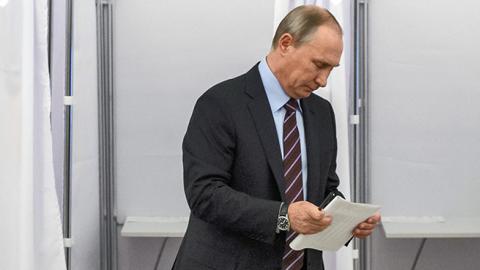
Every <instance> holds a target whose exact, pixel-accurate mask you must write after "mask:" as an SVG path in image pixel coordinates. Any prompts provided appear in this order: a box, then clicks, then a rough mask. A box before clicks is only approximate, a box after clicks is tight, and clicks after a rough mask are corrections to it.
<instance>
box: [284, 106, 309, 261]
mask: <svg viewBox="0 0 480 270" xmlns="http://www.w3.org/2000/svg"><path fill="white" fill-rule="evenodd" d="M284 108H285V110H286V111H287V112H286V113H285V119H284V121H283V176H284V179H285V187H286V189H285V198H286V200H287V202H288V203H289V204H291V203H294V202H297V201H303V184H302V155H301V150H300V136H299V133H298V128H297V119H296V116H295V112H296V110H297V108H298V102H297V101H296V100H295V99H293V98H292V99H290V100H289V101H288V102H287V103H286V104H285V105H284ZM297 235H298V233H296V232H294V231H289V232H288V233H287V240H286V245H285V252H284V255H283V259H282V270H300V269H302V267H303V261H304V258H303V256H304V252H303V251H295V250H293V249H291V248H290V246H289V244H290V242H292V240H293V239H294V238H295V237H296V236H297Z"/></svg>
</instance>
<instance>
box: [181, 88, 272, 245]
mask: <svg viewBox="0 0 480 270" xmlns="http://www.w3.org/2000/svg"><path fill="white" fill-rule="evenodd" d="M223 106H226V105H225V104H224V103H223V102H222V101H221V100H220V99H219V98H218V97H215V96H213V95H209V92H208V91H207V93H206V94H204V95H203V96H202V97H200V99H199V100H198V101H197V104H196V105H195V108H194V111H193V114H192V117H191V119H190V123H189V125H188V128H187V132H186V134H185V137H184V140H183V170H184V188H185V195H186V198H187V201H188V204H189V207H190V209H191V211H192V214H193V215H194V216H195V217H197V218H200V219H201V220H203V221H205V222H208V223H211V224H214V225H215V226H218V227H221V228H224V229H228V230H230V231H234V232H237V233H239V234H241V235H244V236H246V237H248V238H251V239H254V240H258V241H262V242H265V243H270V244H273V242H274V241H275V239H276V237H277V236H278V235H277V234H276V233H275V229H276V223H277V216H278V211H279V208H280V202H278V201H270V200H264V199H260V198H255V197H252V196H250V195H248V194H246V193H242V192H239V191H237V190H234V189H233V188H232V187H231V186H230V185H229V184H230V181H231V178H232V168H233V166H235V164H234V163H235V151H236V139H235V125H234V124H233V122H232V117H231V115H230V114H229V112H228V110H227V109H222V107H223Z"/></svg>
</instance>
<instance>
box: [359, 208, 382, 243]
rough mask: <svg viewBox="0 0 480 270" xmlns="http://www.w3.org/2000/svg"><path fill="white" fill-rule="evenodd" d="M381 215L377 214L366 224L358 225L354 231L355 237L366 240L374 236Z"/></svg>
mask: <svg viewBox="0 0 480 270" xmlns="http://www.w3.org/2000/svg"><path fill="white" fill-rule="evenodd" d="M380 219H381V217H380V213H379V212H377V213H375V214H374V215H373V216H371V217H369V218H367V220H365V221H364V222H362V223H360V224H358V225H357V227H356V228H355V229H353V236H355V237H358V238H365V237H367V236H369V235H370V234H372V232H373V230H374V229H375V227H377V224H378V223H379V222H380Z"/></svg>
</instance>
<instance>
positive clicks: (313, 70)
mask: <svg viewBox="0 0 480 270" xmlns="http://www.w3.org/2000/svg"><path fill="white" fill-rule="evenodd" d="M342 51H343V42H342V36H341V35H340V34H339V33H337V32H336V31H335V30H334V29H332V28H331V27H329V26H320V27H319V28H318V29H317V31H316V32H315V33H314V35H313V37H312V39H311V40H310V41H308V42H306V43H304V44H302V45H300V46H298V47H294V46H293V45H292V46H288V47H287V48H286V51H285V54H284V57H285V62H284V65H283V66H282V71H281V72H280V73H281V74H279V75H280V76H279V77H280V78H279V81H280V84H281V85H282V87H283V89H284V90H285V92H286V93H287V95H289V96H290V97H292V98H295V99H299V98H305V97H308V96H310V94H311V93H312V92H313V91H315V90H317V89H318V88H319V87H325V86H326V85H327V79H328V76H329V75H330V72H331V71H332V69H333V68H334V67H336V66H338V65H339V63H340V57H341V55H342Z"/></svg>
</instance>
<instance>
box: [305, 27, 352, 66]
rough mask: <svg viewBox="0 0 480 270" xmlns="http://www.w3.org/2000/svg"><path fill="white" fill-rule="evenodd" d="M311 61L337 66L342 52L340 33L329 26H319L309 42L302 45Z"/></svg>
mask: <svg viewBox="0 0 480 270" xmlns="http://www.w3.org/2000/svg"><path fill="white" fill-rule="evenodd" d="M301 47H305V49H307V50H308V52H309V54H310V57H312V58H313V60H317V61H322V62H326V63H328V64H330V65H332V66H337V65H338V64H339V62H340V57H341V55H342V51H343V38H342V35H341V34H340V33H338V32H337V31H336V30H335V29H333V28H332V27H329V26H320V27H318V29H317V30H316V31H315V33H314V34H313V36H312V38H311V40H310V41H308V42H306V43H305V44H303V45H302V46H301Z"/></svg>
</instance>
